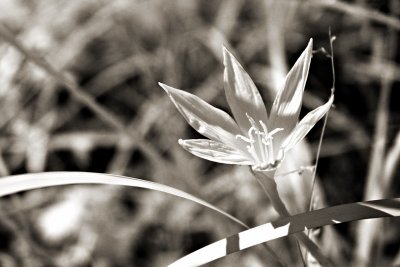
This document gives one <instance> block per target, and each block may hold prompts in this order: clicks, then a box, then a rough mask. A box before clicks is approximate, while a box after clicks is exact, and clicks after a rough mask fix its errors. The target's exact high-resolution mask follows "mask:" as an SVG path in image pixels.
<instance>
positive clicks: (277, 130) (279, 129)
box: [268, 128, 283, 138]
mask: <svg viewBox="0 0 400 267" xmlns="http://www.w3.org/2000/svg"><path fill="white" fill-rule="evenodd" d="M280 131H283V128H276V129H273V130H272V132H270V133H269V134H268V136H270V137H271V138H272V135H274V134H276V133H277V132H280Z"/></svg>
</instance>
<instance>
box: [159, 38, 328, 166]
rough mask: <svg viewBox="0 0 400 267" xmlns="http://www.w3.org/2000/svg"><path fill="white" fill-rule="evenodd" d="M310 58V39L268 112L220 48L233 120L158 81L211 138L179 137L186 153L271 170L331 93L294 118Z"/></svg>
mask: <svg viewBox="0 0 400 267" xmlns="http://www.w3.org/2000/svg"><path fill="white" fill-rule="evenodd" d="M311 57H312V39H310V42H309V43H308V46H307V48H306V49H305V50H304V52H303V53H302V54H301V56H300V57H299V59H298V60H297V62H296V63H295V65H294V66H293V68H292V69H291V70H290V72H289V73H288V74H287V76H286V79H285V83H284V85H283V87H282V88H281V89H280V90H279V92H278V94H277V96H276V98H275V100H274V102H273V105H272V108H271V111H270V115H269V116H268V114H267V111H266V108H265V105H264V102H263V100H262V98H261V96H260V93H259V92H258V90H257V88H256V87H255V85H254V83H253V81H252V79H251V78H250V76H249V75H248V74H247V73H246V71H245V70H244V69H243V68H242V66H241V65H240V64H239V62H238V61H237V59H236V58H235V57H234V56H233V55H232V54H231V53H230V52H229V51H228V50H227V49H226V48H224V65H225V72H224V89H225V95H226V99H227V101H228V104H229V107H230V108H231V111H232V113H233V117H234V119H233V118H232V117H231V116H230V115H228V114H227V113H226V112H224V111H222V110H220V109H217V108H215V107H213V106H211V105H210V104H208V103H207V102H205V101H203V100H202V99H200V98H198V97H197V96H195V95H193V94H190V93H187V92H184V91H182V90H178V89H175V88H172V87H170V86H168V85H165V84H162V83H160V86H161V87H162V88H163V89H164V90H165V91H166V92H167V93H168V95H169V96H170V98H171V99H172V102H173V103H174V104H175V106H176V107H177V109H178V110H179V112H180V113H181V114H182V115H183V117H184V118H185V119H186V121H187V122H188V123H189V124H190V125H191V126H192V127H193V128H194V129H195V130H196V131H198V132H199V133H200V134H202V135H204V136H205V137H208V138H209V139H189V140H179V144H180V145H181V146H183V148H185V149H186V150H187V151H189V152H190V153H192V154H194V155H196V156H198V157H201V158H204V159H207V160H211V161H215V162H220V163H227V164H240V165H251V166H252V168H253V169H254V170H271V169H275V168H276V167H277V166H278V165H279V164H280V162H281V161H282V160H283V158H284V155H285V153H286V152H287V151H288V150H289V149H291V148H293V147H294V146H295V145H296V144H297V143H299V142H300V141H301V140H302V139H303V138H304V137H305V136H306V135H307V133H308V132H309V131H310V130H311V128H312V127H314V125H315V124H316V123H317V122H318V121H319V120H320V119H321V118H322V117H323V116H324V115H325V113H326V112H327V111H328V110H329V108H330V107H331V105H332V103H333V96H331V97H330V99H329V101H328V102H327V103H325V104H324V105H322V106H320V107H318V108H316V109H314V110H313V111H311V112H309V113H308V114H307V115H306V116H305V117H304V118H303V119H302V120H301V121H300V122H298V118H299V113H300V109H301V103H302V98H303V92H304V87H305V84H306V80H307V76H308V70H309V67H310V62H311Z"/></svg>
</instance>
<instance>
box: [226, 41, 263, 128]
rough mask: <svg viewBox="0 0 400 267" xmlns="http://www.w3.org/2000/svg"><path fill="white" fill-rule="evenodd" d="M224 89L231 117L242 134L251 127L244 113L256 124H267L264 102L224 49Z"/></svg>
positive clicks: (237, 64) (232, 57) (241, 69)
mask: <svg viewBox="0 0 400 267" xmlns="http://www.w3.org/2000/svg"><path fill="white" fill-rule="evenodd" d="M224 65H225V71H224V89H225V95H226V99H227V101H228V104H229V106H230V108H231V110H232V113H233V116H234V117H235V120H236V122H237V124H238V125H239V127H240V129H241V130H242V132H243V133H247V131H248V130H249V128H250V127H251V126H252V125H251V124H250V122H249V120H248V118H247V116H246V113H247V114H248V115H249V116H250V117H252V118H253V119H254V120H255V121H256V122H258V121H259V120H262V121H263V122H264V123H267V120H268V116H267V110H266V109H265V105H264V102H263V100H262V98H261V95H260V93H259V92H258V90H257V88H256V86H255V85H254V82H253V81H252V79H251V78H250V76H249V75H248V74H247V72H246V71H245V70H244V69H243V67H242V66H241V65H240V63H239V62H238V61H237V59H236V58H235V57H234V56H233V55H232V54H231V53H230V52H229V51H228V50H227V49H226V48H225V47H224Z"/></svg>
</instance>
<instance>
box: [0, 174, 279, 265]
mask: <svg viewBox="0 0 400 267" xmlns="http://www.w3.org/2000/svg"><path fill="white" fill-rule="evenodd" d="M72 184H105V185H121V186H131V187H138V188H145V189H150V190H155V191H159V192H163V193H167V194H170V195H173V196H177V197H180V198H183V199H187V200H189V201H192V202H195V203H197V204H200V205H202V206H204V207H206V208H209V209H211V210H214V211H216V212H218V213H220V214H221V215H223V216H225V217H226V218H228V219H230V220H231V221H233V222H235V223H236V224H238V225H240V226H242V227H244V228H246V229H249V228H250V227H249V226H248V225H246V224H245V223H244V222H242V221H241V220H239V219H237V218H235V217H233V216H232V215H230V214H229V213H226V212H225V211H223V210H221V209H219V208H218V207H216V206H214V205H212V204H210V203H209V202H207V201H205V200H202V199H200V198H198V197H195V196H193V195H191V194H189V193H186V192H184V191H182V190H179V189H176V188H173V187H170V186H167V185H163V184H159V183H155V182H151V181H146V180H142V179H138V178H131V177H126V176H120V175H114V174H102V173H90V172H44V173H30V174H21V175H13V176H7V177H4V178H1V179H0V197H4V196H7V195H11V194H14V193H18V192H21V191H27V190H32V189H39V188H44V187H50V186H59V185H72ZM264 248H265V249H266V251H267V256H268V257H269V258H270V259H271V261H273V262H274V263H275V264H277V265H276V266H283V265H282V261H281V260H280V259H279V257H278V256H277V255H276V254H275V252H274V251H273V250H271V249H270V248H269V247H267V246H266V245H264Z"/></svg>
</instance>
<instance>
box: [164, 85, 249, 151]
mask: <svg viewBox="0 0 400 267" xmlns="http://www.w3.org/2000/svg"><path fill="white" fill-rule="evenodd" d="M159 85H160V86H161V87H162V88H163V89H164V90H165V91H166V92H167V94H168V95H169V97H170V98H171V100H172V102H173V103H174V104H175V106H176V108H177V109H178V110H179V112H180V113H181V114H182V116H183V117H184V118H185V120H186V121H187V122H188V123H189V124H190V126H192V127H193V128H194V129H195V130H196V131H198V132H199V133H200V134H202V135H204V136H206V137H208V138H210V139H212V140H215V141H218V142H221V143H225V144H228V145H231V146H233V147H242V148H243V145H240V143H241V142H240V140H238V139H237V138H236V135H238V134H240V130H239V127H238V126H237V124H236V123H235V121H234V120H233V119H232V117H231V116H229V115H228V114H227V113H226V112H224V111H222V110H220V109H217V108H215V107H213V106H211V105H210V104H208V103H207V102H205V101H204V100H202V99H200V98H199V97H197V96H195V95H193V94H190V93H188V92H185V91H182V90H179V89H175V88H173V87H171V86H168V85H165V84H162V83H159Z"/></svg>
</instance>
